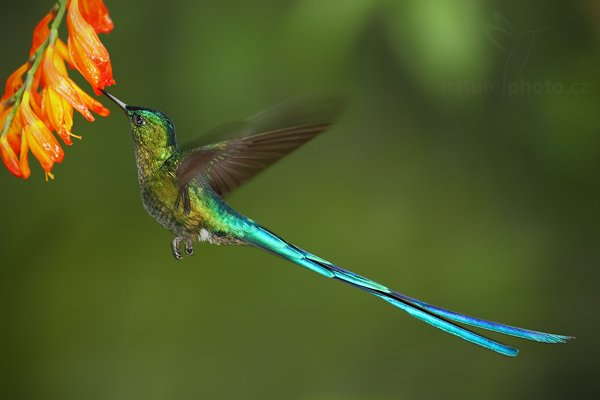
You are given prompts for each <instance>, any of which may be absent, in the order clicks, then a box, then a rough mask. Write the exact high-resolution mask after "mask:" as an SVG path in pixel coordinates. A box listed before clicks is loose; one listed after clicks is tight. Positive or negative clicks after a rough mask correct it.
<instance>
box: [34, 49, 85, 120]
mask: <svg viewBox="0 0 600 400" xmlns="http://www.w3.org/2000/svg"><path fill="white" fill-rule="evenodd" d="M43 71H44V81H45V83H46V86H47V90H51V91H54V92H56V93H58V94H60V95H61V96H62V97H63V98H64V99H65V100H66V101H67V102H68V103H69V104H70V105H71V106H72V107H74V108H75V109H76V110H77V111H79V112H80V113H81V115H83V116H84V117H85V119H87V120H88V121H93V120H94V116H93V115H92V114H91V113H90V111H89V110H88V108H87V106H86V105H85V104H84V102H83V101H82V100H81V97H80V96H79V94H78V93H77V90H75V87H76V86H77V85H76V84H75V82H73V81H72V80H71V79H70V78H69V77H68V76H67V70H66V68H65V65H64V63H63V62H62V60H61V59H60V55H59V54H58V52H56V53H55V52H54V47H53V46H49V47H48V49H47V50H46V54H45V57H44V65H43ZM55 104H56V103H55ZM45 114H47V113H45Z"/></svg>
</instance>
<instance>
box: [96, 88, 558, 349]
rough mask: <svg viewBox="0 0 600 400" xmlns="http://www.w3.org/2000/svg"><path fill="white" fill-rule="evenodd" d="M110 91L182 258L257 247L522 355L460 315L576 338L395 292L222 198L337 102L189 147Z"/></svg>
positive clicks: (516, 332)
mask: <svg viewBox="0 0 600 400" xmlns="http://www.w3.org/2000/svg"><path fill="white" fill-rule="evenodd" d="M105 94H106V95H107V96H109V97H110V98H111V99H112V100H113V101H115V102H116V103H117V104H118V105H119V106H120V107H121V108H122V109H123V110H124V111H125V112H126V114H127V117H128V119H129V121H130V126H131V132H132V136H133V141H134V147H135V156H136V164H137V168H138V178H139V183H140V189H141V193H142V200H143V203H144V207H145V208H146V210H147V211H148V213H149V214H150V215H151V216H152V217H154V218H155V219H156V220H157V221H158V222H159V223H160V224H161V225H163V226H164V227H165V228H167V229H168V230H170V231H171V232H172V233H173V234H174V235H175V239H174V240H173V242H172V250H173V253H174V255H175V256H176V257H177V258H182V257H183V256H184V253H182V251H181V250H182V249H181V245H182V244H183V245H184V251H185V255H191V254H192V253H193V242H194V241H207V242H210V243H213V244H244V245H251V246H255V247H258V248H261V249H263V250H266V251H268V252H270V253H273V254H276V255H278V256H281V257H283V258H285V259H287V260H289V261H291V262H293V263H296V264H298V265H300V266H303V267H305V268H308V269H310V270H312V271H314V272H317V273H319V274H321V275H323V276H325V277H327V278H331V279H336V280H339V281H342V282H344V283H346V284H349V285H351V286H354V287H357V288H359V289H361V290H364V291H366V292H368V293H371V294H373V295H374V296H377V297H379V298H381V299H383V300H385V301H387V302H388V303H390V304H392V305H394V306H395V307H398V308H400V309H402V310H404V311H406V312H407V313H408V314H410V315H411V316H413V317H415V318H418V319H420V320H422V321H424V322H426V323H428V324H430V325H432V326H434V327H436V328H438V329H441V330H443V331H445V332H448V333H451V334H453V335H456V336H458V337H460V338H462V339H464V340H467V341H469V342H472V343H475V344H477V345H479V346H482V347H485V348H487V349H490V350H492V351H495V352H497V353H500V354H503V355H508V356H516V355H517V353H518V350H517V349H515V348H513V347H510V346H507V345H504V344H502V343H499V342H496V341H494V340H491V339H488V338H486V337H484V336H481V335H479V334H477V333H474V332H471V331H469V330H467V329H465V328H463V327H462V326H459V325H457V324H456V323H455V322H458V323H462V324H465V325H470V326H473V327H477V328H481V329H487V330H490V331H495V332H499V333H503V334H506V335H511V336H516V337H520V338H524V339H528V340H534V341H538V342H546V343H563V342H565V341H567V340H568V339H570V337H568V336H562V335H554V334H548V333H543V332H536V331H530V330H527V329H522V328H517V327H512V326H509V325H504V324H500V323H496V322H492V321H487V320H482V319H479V318H475V317H471V316H468V315H464V314H459V313H456V312H453V311H449V310H445V309H443V308H440V307H436V306H432V305H430V304H427V303H425V302H422V301H420V300H417V299H414V298H412V297H408V296H406V295H403V294H401V293H399V292H395V291H393V290H391V289H389V288H387V287H386V286H384V285H381V284H379V283H376V282H374V281H372V280H370V279H368V278H365V277H363V276H360V275H357V274H355V273H353V272H350V271H347V270H345V269H343V268H341V267H339V266H337V265H334V264H332V263H330V262H328V261H326V260H324V259H322V258H319V257H317V256H315V255H313V254H310V253H308V252H306V251H305V250H302V249H300V248H298V247H297V246H294V245H293V244H291V243H289V242H287V241H285V240H284V239H282V238H281V237H279V236H277V235H276V234H274V233H272V232H270V231H269V230H267V229H266V228H264V227H262V226H260V225H259V224H257V223H256V222H254V221H252V220H251V219H249V218H246V217H244V216H242V215H241V214H239V213H238V212H236V211H235V210H233V209H232V208H231V207H230V206H229V205H228V204H227V203H226V202H225V201H224V200H223V196H224V195H226V194H227V193H229V192H230V191H232V190H233V189H235V188H236V187H238V186H239V185H241V184H243V183H244V182H246V181H247V180H249V179H251V178H252V177H253V176H255V175H256V174H257V173H259V172H260V171H262V170H264V169H265V168H267V167H268V166H270V165H271V164H273V163H274V162H276V161H277V160H279V159H280V158H282V157H284V156H285V155H286V154H289V153H290V152H292V151H294V150H295V149H296V148H298V147H299V146H301V145H302V144H304V143H306V142H307V141H309V140H311V139H312V138H314V137H315V136H316V135H318V134H319V133H321V132H323V131H324V130H325V129H327V128H328V127H329V126H330V125H331V123H332V122H333V121H334V120H335V117H336V116H337V112H338V110H339V107H337V105H338V103H337V102H329V103H326V104H325V103H323V104H319V105H318V106H317V107H316V108H312V109H311V108H310V107H308V106H307V105H306V104H303V105H302V107H299V104H295V103H291V104H287V105H285V106H282V107H281V106H280V107H277V108H275V109H273V110H270V111H269V112H267V113H263V114H259V115H257V116H255V117H253V118H252V119H250V120H248V121H247V122H246V123H244V124H242V125H241V126H240V127H238V128H237V130H239V131H241V132H242V133H243V134H244V135H242V136H240V137H236V138H232V139H229V140H221V141H217V142H216V143H212V144H207V145H204V146H200V147H196V148H193V149H191V150H188V151H183V150H181V149H180V148H179V146H178V145H177V141H176V138H175V129H174V126H173V123H172V122H171V120H170V119H169V117H168V116H166V115H165V114H163V113H161V112H159V111H155V110H151V109H148V108H142V107H131V106H127V105H126V104H124V103H123V102H121V101H120V100H118V99H116V98H115V97H114V96H112V95H110V94H108V93H105ZM298 108H301V112H297V109H298Z"/></svg>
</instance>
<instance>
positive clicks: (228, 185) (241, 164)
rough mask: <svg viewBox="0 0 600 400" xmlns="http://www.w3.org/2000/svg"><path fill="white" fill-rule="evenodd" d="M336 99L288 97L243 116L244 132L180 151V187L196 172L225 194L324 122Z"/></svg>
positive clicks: (337, 106)
mask: <svg viewBox="0 0 600 400" xmlns="http://www.w3.org/2000/svg"><path fill="white" fill-rule="evenodd" d="M342 104H343V102H342V101H341V99H330V100H329V101H326V102H323V101H320V102H313V103H312V104H308V103H307V102H306V101H305V100H302V101H300V100H292V101H289V102H287V103H284V104H281V105H279V106H276V107H273V108H272V109H269V110H267V111H265V112H262V113H260V114H257V115H255V116H254V117H251V118H249V119H248V120H247V121H246V122H245V124H244V125H243V127H242V128H241V129H239V131H240V132H241V133H242V134H246V135H248V134H250V135H249V136H244V137H239V138H235V139H230V140H225V141H221V142H218V143H215V144H211V145H206V146H203V147H200V148H197V149H195V150H191V151H189V152H187V153H186V156H185V158H184V159H183V161H182V162H181V163H180V165H179V166H178V168H177V178H178V180H179V185H180V188H181V189H182V191H183V192H186V190H185V188H186V187H187V185H188V184H189V183H190V181H192V180H193V179H195V178H196V177H200V178H202V179H204V180H205V181H206V182H207V183H208V184H209V185H210V186H211V188H212V189H213V190H214V191H215V192H216V193H218V194H219V195H221V196H224V195H226V194H227V193H229V192H231V191H232V190H234V189H235V188H237V187H238V186H240V185H242V184H243V183H245V182H246V181H248V180H249V179H251V178H253V177H254V176H256V175H257V174H258V173H259V172H261V171H263V170H264V169H266V168H267V167H269V166H270V165H272V164H273V163H274V162H276V161H277V160H279V159H281V158H282V157H284V156H285V155H287V154H289V153H291V152H292V151H294V150H295V149H297V148H298V147H300V146H301V145H303V144H304V143H306V142H308V141H309V140H311V139H312V138H314V137H315V136H317V135H318V134H319V133H321V132H323V131H324V130H326V129H327V128H328V127H330V126H331V125H332V124H333V123H334V122H335V120H336V118H337V116H338V115H339V113H340V110H341V109H342ZM257 132H260V133H257ZM252 133H256V134H252ZM183 195H184V194H183V193H182V196H183ZM184 207H185V206H184Z"/></svg>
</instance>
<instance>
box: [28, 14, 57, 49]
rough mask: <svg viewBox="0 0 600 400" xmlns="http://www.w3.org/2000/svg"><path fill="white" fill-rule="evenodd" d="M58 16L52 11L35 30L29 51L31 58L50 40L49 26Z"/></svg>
mask: <svg viewBox="0 0 600 400" xmlns="http://www.w3.org/2000/svg"><path fill="white" fill-rule="evenodd" d="M55 16H56V14H55V13H54V11H50V12H49V13H48V14H46V15H45V16H44V18H42V20H41V21H40V22H39V23H38V24H37V25H36V26H35V29H34V30H33V39H32V41H31V42H32V43H31V49H30V50H29V56H32V55H33V54H34V53H35V52H36V51H37V49H38V48H39V47H40V46H41V45H42V44H43V43H44V42H45V41H46V39H48V35H50V29H49V28H48V24H49V23H50V21H52V20H53V19H54V17H55Z"/></svg>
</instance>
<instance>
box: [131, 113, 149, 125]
mask: <svg viewBox="0 0 600 400" xmlns="http://www.w3.org/2000/svg"><path fill="white" fill-rule="evenodd" d="M131 120H132V121H133V123H134V124H135V125H136V126H142V125H144V124H145V123H146V121H145V120H144V117H142V116H141V115H139V114H133V116H132V117H131Z"/></svg>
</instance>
